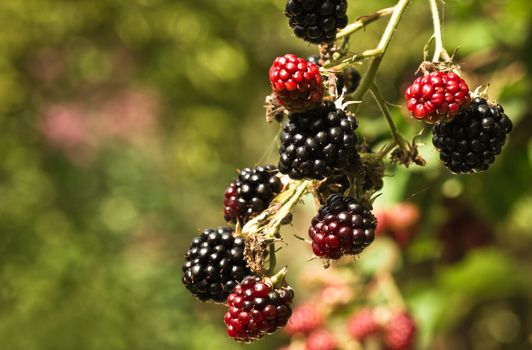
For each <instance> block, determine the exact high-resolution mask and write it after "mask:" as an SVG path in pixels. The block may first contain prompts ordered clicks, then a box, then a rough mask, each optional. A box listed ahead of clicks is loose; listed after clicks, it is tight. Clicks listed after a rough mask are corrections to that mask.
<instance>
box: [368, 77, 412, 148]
mask: <svg viewBox="0 0 532 350" xmlns="http://www.w3.org/2000/svg"><path fill="white" fill-rule="evenodd" d="M370 92H371V94H372V96H373V98H374V99H375V102H377V105H378V106H379V109H380V110H381V112H382V114H384V116H385V117H386V121H387V122H388V125H389V126H390V130H391V132H392V137H393V143H395V144H396V145H397V146H399V147H400V148H401V149H403V150H404V151H408V149H409V147H408V146H407V145H408V143H407V142H406V140H405V139H404V137H403V136H402V135H401V133H400V132H399V130H397V126H396V125H395V123H394V121H393V118H392V115H391V114H390V111H389V110H388V106H387V105H386V101H385V100H384V97H383V96H382V94H381V92H380V90H379V88H378V87H377V85H375V84H373V85H372V87H371V88H370Z"/></svg>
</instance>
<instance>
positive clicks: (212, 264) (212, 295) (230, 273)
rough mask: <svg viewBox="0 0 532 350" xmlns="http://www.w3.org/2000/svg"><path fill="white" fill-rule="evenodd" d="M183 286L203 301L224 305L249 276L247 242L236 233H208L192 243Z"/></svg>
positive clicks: (228, 230)
mask: <svg viewBox="0 0 532 350" xmlns="http://www.w3.org/2000/svg"><path fill="white" fill-rule="evenodd" d="M182 271H183V278H182V281H183V284H184V285H185V287H186V288H187V289H188V290H189V291H190V292H191V293H192V294H193V295H195V296H196V297H197V298H199V299H200V300H203V301H207V300H213V301H216V302H223V301H224V300H225V298H227V296H228V295H229V294H230V293H231V292H232V291H233V289H234V287H235V286H236V285H237V283H238V282H240V281H242V279H243V278H244V277H245V276H246V275H248V274H249V273H250V270H249V269H248V267H247V264H246V261H245V259H244V240H243V239H242V238H240V237H236V238H235V237H233V229H232V228H229V227H219V228H217V229H206V230H204V231H203V232H202V233H201V234H200V235H199V236H197V237H196V238H194V239H193V240H192V243H191V245H190V247H189V249H188V251H187V253H186V255H185V263H184V264H183V267H182Z"/></svg>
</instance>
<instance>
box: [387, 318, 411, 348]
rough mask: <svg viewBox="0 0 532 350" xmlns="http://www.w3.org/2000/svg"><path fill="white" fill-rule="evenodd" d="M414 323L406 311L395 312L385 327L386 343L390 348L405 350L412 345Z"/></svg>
mask: <svg viewBox="0 0 532 350" xmlns="http://www.w3.org/2000/svg"><path fill="white" fill-rule="evenodd" d="M415 337H416V323H415V321H414V319H413V318H412V316H411V315H410V314H409V313H408V312H406V311H400V312H397V313H395V314H394V315H393V316H392V318H391V319H390V321H389V322H388V324H387V325H386V328H385V338H386V345H387V346H388V348H389V349H390V350H407V349H411V348H412V347H413V345H414V342H415Z"/></svg>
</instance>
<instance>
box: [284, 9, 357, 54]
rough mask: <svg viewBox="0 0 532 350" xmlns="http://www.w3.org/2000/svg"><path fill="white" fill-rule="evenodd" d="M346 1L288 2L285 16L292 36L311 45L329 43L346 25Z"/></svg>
mask: <svg viewBox="0 0 532 350" xmlns="http://www.w3.org/2000/svg"><path fill="white" fill-rule="evenodd" d="M346 12H347V0H288V1H287V3H286V8H285V15H286V16H287V17H288V18H289V23H288V24H289V25H290V28H292V30H293V31H294V34H295V35H296V36H297V37H299V38H301V39H303V40H305V41H308V42H310V43H312V44H322V43H331V42H333V41H334V39H335V38H336V31H337V30H338V29H341V28H344V27H345V26H346V25H347V22H348V19H347V14H346Z"/></svg>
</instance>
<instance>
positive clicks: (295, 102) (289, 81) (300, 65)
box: [269, 54, 323, 112]
mask: <svg viewBox="0 0 532 350" xmlns="http://www.w3.org/2000/svg"><path fill="white" fill-rule="evenodd" d="M269 76H270V83H271V85H272V90H273V93H274V94H275V97H276V98H277V101H278V102H279V104H280V105H282V106H284V107H285V108H286V109H288V110H289V111H291V112H302V111H305V110H308V109H311V108H313V107H315V106H317V105H318V104H319V103H320V102H321V99H322V97H323V85H322V82H321V75H320V70H319V68H318V66H316V65H315V64H314V63H311V62H307V61H306V60H305V59H304V58H302V57H297V56H296V55H292V54H286V55H284V56H281V57H277V58H276V59H275V60H274V61H273V64H272V66H271V68H270V74H269Z"/></svg>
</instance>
